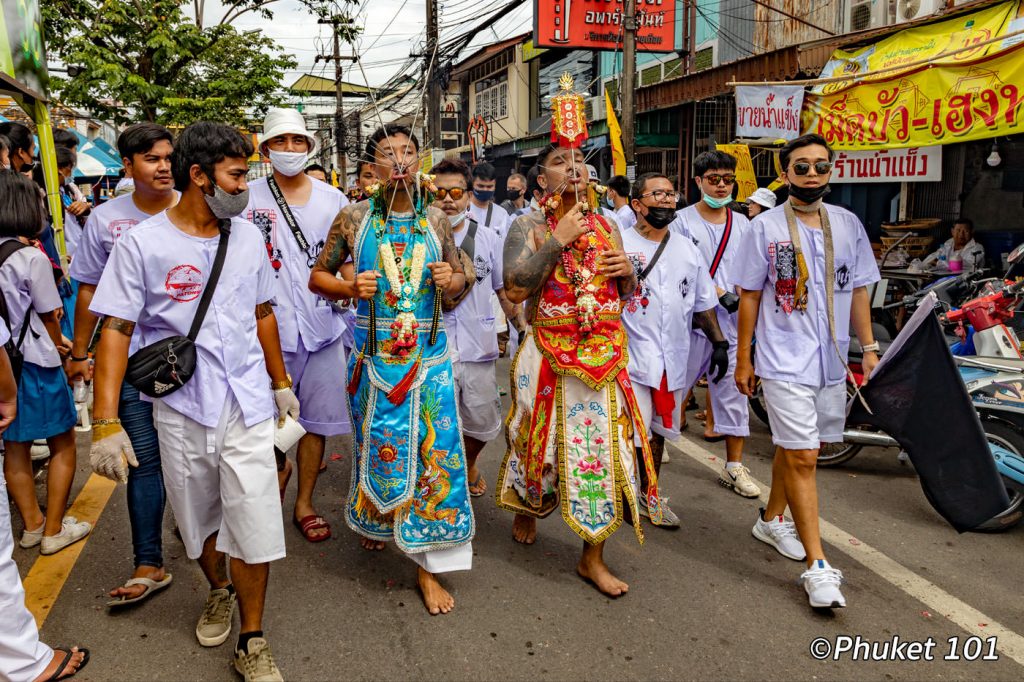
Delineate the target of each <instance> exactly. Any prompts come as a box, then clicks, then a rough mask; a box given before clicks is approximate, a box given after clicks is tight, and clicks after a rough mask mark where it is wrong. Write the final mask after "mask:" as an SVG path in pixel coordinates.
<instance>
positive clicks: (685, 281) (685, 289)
mask: <svg viewBox="0 0 1024 682" xmlns="http://www.w3.org/2000/svg"><path fill="white" fill-rule="evenodd" d="M688 293H690V278H689V277H683V278H682V279H681V280H679V295H680V296H682V297H683V298H686V295H687V294H688Z"/></svg>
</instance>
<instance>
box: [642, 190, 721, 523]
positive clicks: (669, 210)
mask: <svg viewBox="0 0 1024 682" xmlns="http://www.w3.org/2000/svg"><path fill="white" fill-rule="evenodd" d="M677 196H678V195H677V193H676V191H675V189H674V188H673V187H672V182H671V181H670V180H669V179H668V178H666V177H665V176H664V175H661V174H660V173H644V174H643V175H641V176H640V177H638V178H637V179H636V183H635V184H634V186H633V206H634V208H635V210H636V215H637V222H636V225H635V226H634V229H631V230H624V231H623V232H622V245H623V250H624V251H625V252H626V256H627V257H628V258H629V260H630V262H631V263H632V264H633V268H634V270H635V271H636V275H637V287H636V291H635V292H634V293H633V295H632V296H631V297H630V298H628V299H627V300H626V301H625V302H624V304H623V308H622V324H623V325H624V326H625V328H626V334H627V336H628V338H629V365H628V367H627V369H628V371H629V378H630V380H631V382H632V384H633V392H634V393H635V394H636V401H637V404H638V405H639V407H640V411H641V413H642V414H643V416H644V426H646V432H647V434H648V435H649V437H650V441H651V453H652V454H653V455H654V470H655V472H656V473H659V474H660V473H661V463H662V461H663V456H664V453H665V439H666V438H668V439H669V440H677V439H678V438H679V425H678V424H677V423H676V422H675V420H676V418H677V415H678V414H679V412H680V408H681V407H682V403H683V395H684V394H685V392H686V390H685V389H686V388H688V384H687V377H686V366H687V357H688V356H689V354H690V352H691V350H690V344H691V341H690V339H691V336H690V331H691V330H692V329H693V328H694V327H698V328H701V329H704V330H705V332H706V333H707V334H708V335H709V336H710V337H711V338H713V339H715V343H714V346H715V348H714V352H713V354H712V358H711V363H710V365H711V368H710V369H709V372H710V373H711V374H712V377H713V378H716V377H717V378H718V379H719V380H720V379H721V377H723V376H725V373H726V370H727V367H726V365H725V363H727V362H728V360H729V355H728V348H727V342H726V341H725V339H724V337H723V336H722V332H721V330H719V328H718V321H717V319H716V317H715V312H714V311H715V307H716V306H717V305H718V296H717V295H716V294H715V287H714V284H713V283H712V281H711V278H710V277H709V276H708V272H707V267H706V266H705V265H704V259H703V258H702V257H701V254H700V252H699V251H697V248H696V247H695V246H694V245H693V242H691V241H690V240H689V239H687V238H685V237H683V236H681V235H679V234H673V233H672V231H671V230H670V229H669V225H670V224H671V223H672V221H673V220H675V217H676V215H675V206H676V200H677ZM702 338H704V337H702ZM641 437H642V434H640V433H637V434H636V440H637V451H638V453H639V451H640V445H641V442H640V441H639V439H640V438H641ZM637 456H638V457H640V456H642V455H641V454H638V455H637ZM638 468H639V470H640V478H641V479H642V481H643V483H644V487H643V490H642V491H641V492H642V493H644V494H642V495H640V496H638V498H637V499H638V501H639V506H640V513H641V514H644V515H645V516H647V517H648V518H650V513H649V512H648V511H647V505H646V492H647V481H646V472H645V471H644V468H643V467H638ZM661 503H662V505H661V509H662V520H661V522H659V523H658V524H656V525H659V526H661V527H663V528H678V527H679V517H678V516H676V514H675V513H674V512H673V511H672V509H671V508H670V507H669V506H668V497H667V496H665V495H661Z"/></svg>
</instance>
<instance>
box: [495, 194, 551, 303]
mask: <svg viewBox="0 0 1024 682" xmlns="http://www.w3.org/2000/svg"><path fill="white" fill-rule="evenodd" d="M544 227H545V223H544V215H543V214H542V213H540V212H539V211H533V212H531V213H527V214H526V215H522V216H519V217H518V218H516V219H515V221H514V222H513V223H512V225H511V226H510V227H509V229H508V234H507V235H506V236H505V254H504V258H505V263H504V280H505V297H506V298H507V299H508V300H509V302H511V303H513V304H517V303H522V302H523V301H525V300H527V299H528V298H531V297H533V296H535V295H536V294H537V293H538V292H540V288H541V287H542V286H543V285H544V282H546V281H547V279H548V277H550V276H551V272H552V270H554V269H555V266H556V265H557V264H558V259H559V258H560V257H561V256H562V242H560V241H559V240H558V239H556V238H555V236H554V235H549V236H548V238H547V239H545V240H544V241H543V242H541V243H540V244H538V243H537V241H538V238H537V235H538V234H542V232H541V231H542V230H543V229H544Z"/></svg>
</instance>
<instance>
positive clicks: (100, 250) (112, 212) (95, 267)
mask: <svg viewBox="0 0 1024 682" xmlns="http://www.w3.org/2000/svg"><path fill="white" fill-rule="evenodd" d="M152 217H153V216H152V215H150V214H149V213H146V212H145V211H143V210H142V209H140V208H139V207H138V206H136V205H135V200H134V199H133V198H132V195H131V194H125V195H123V196H119V197H117V198H116V199H111V200H110V201H108V202H106V203H103V204H100V205H99V206H97V207H96V208H94V209H93V210H92V213H90V214H89V217H88V218H87V219H86V221H85V228H84V234H83V235H82V239H81V240H80V241H79V243H78V250H77V251H76V252H75V258H74V259H73V260H72V261H71V268H70V269H69V270H68V275H69V276H70V277H71V278H72V279H77V280H78V281H79V282H83V283H85V284H93V285H95V284H97V283H99V281H100V276H101V275H102V274H103V268H105V267H106V266H107V259H108V258H110V252H111V251H112V250H113V248H114V242H115V241H117V239H118V238H119V237H121V236H122V235H124V234H125V233H127V232H128V230H130V229H132V228H133V227H135V226H136V225H138V224H139V223H141V222H142V221H144V220H148V219H150V218H152Z"/></svg>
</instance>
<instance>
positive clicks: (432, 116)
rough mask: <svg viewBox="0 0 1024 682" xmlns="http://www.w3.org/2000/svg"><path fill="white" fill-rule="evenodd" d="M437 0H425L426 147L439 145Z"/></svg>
mask: <svg viewBox="0 0 1024 682" xmlns="http://www.w3.org/2000/svg"><path fill="white" fill-rule="evenodd" d="M437 41H438V37H437V0H427V54H426V58H427V70H426V79H427V81H426V83H427V87H426V92H427V102H426V107H427V114H426V116H425V117H424V118H425V119H426V121H425V122H426V124H427V145H426V147H427V149H434V148H439V147H441V83H440V79H439V78H438V77H437V73H438V68H437V66H438V62H437V57H438V55H437V47H438V43H437Z"/></svg>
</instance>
